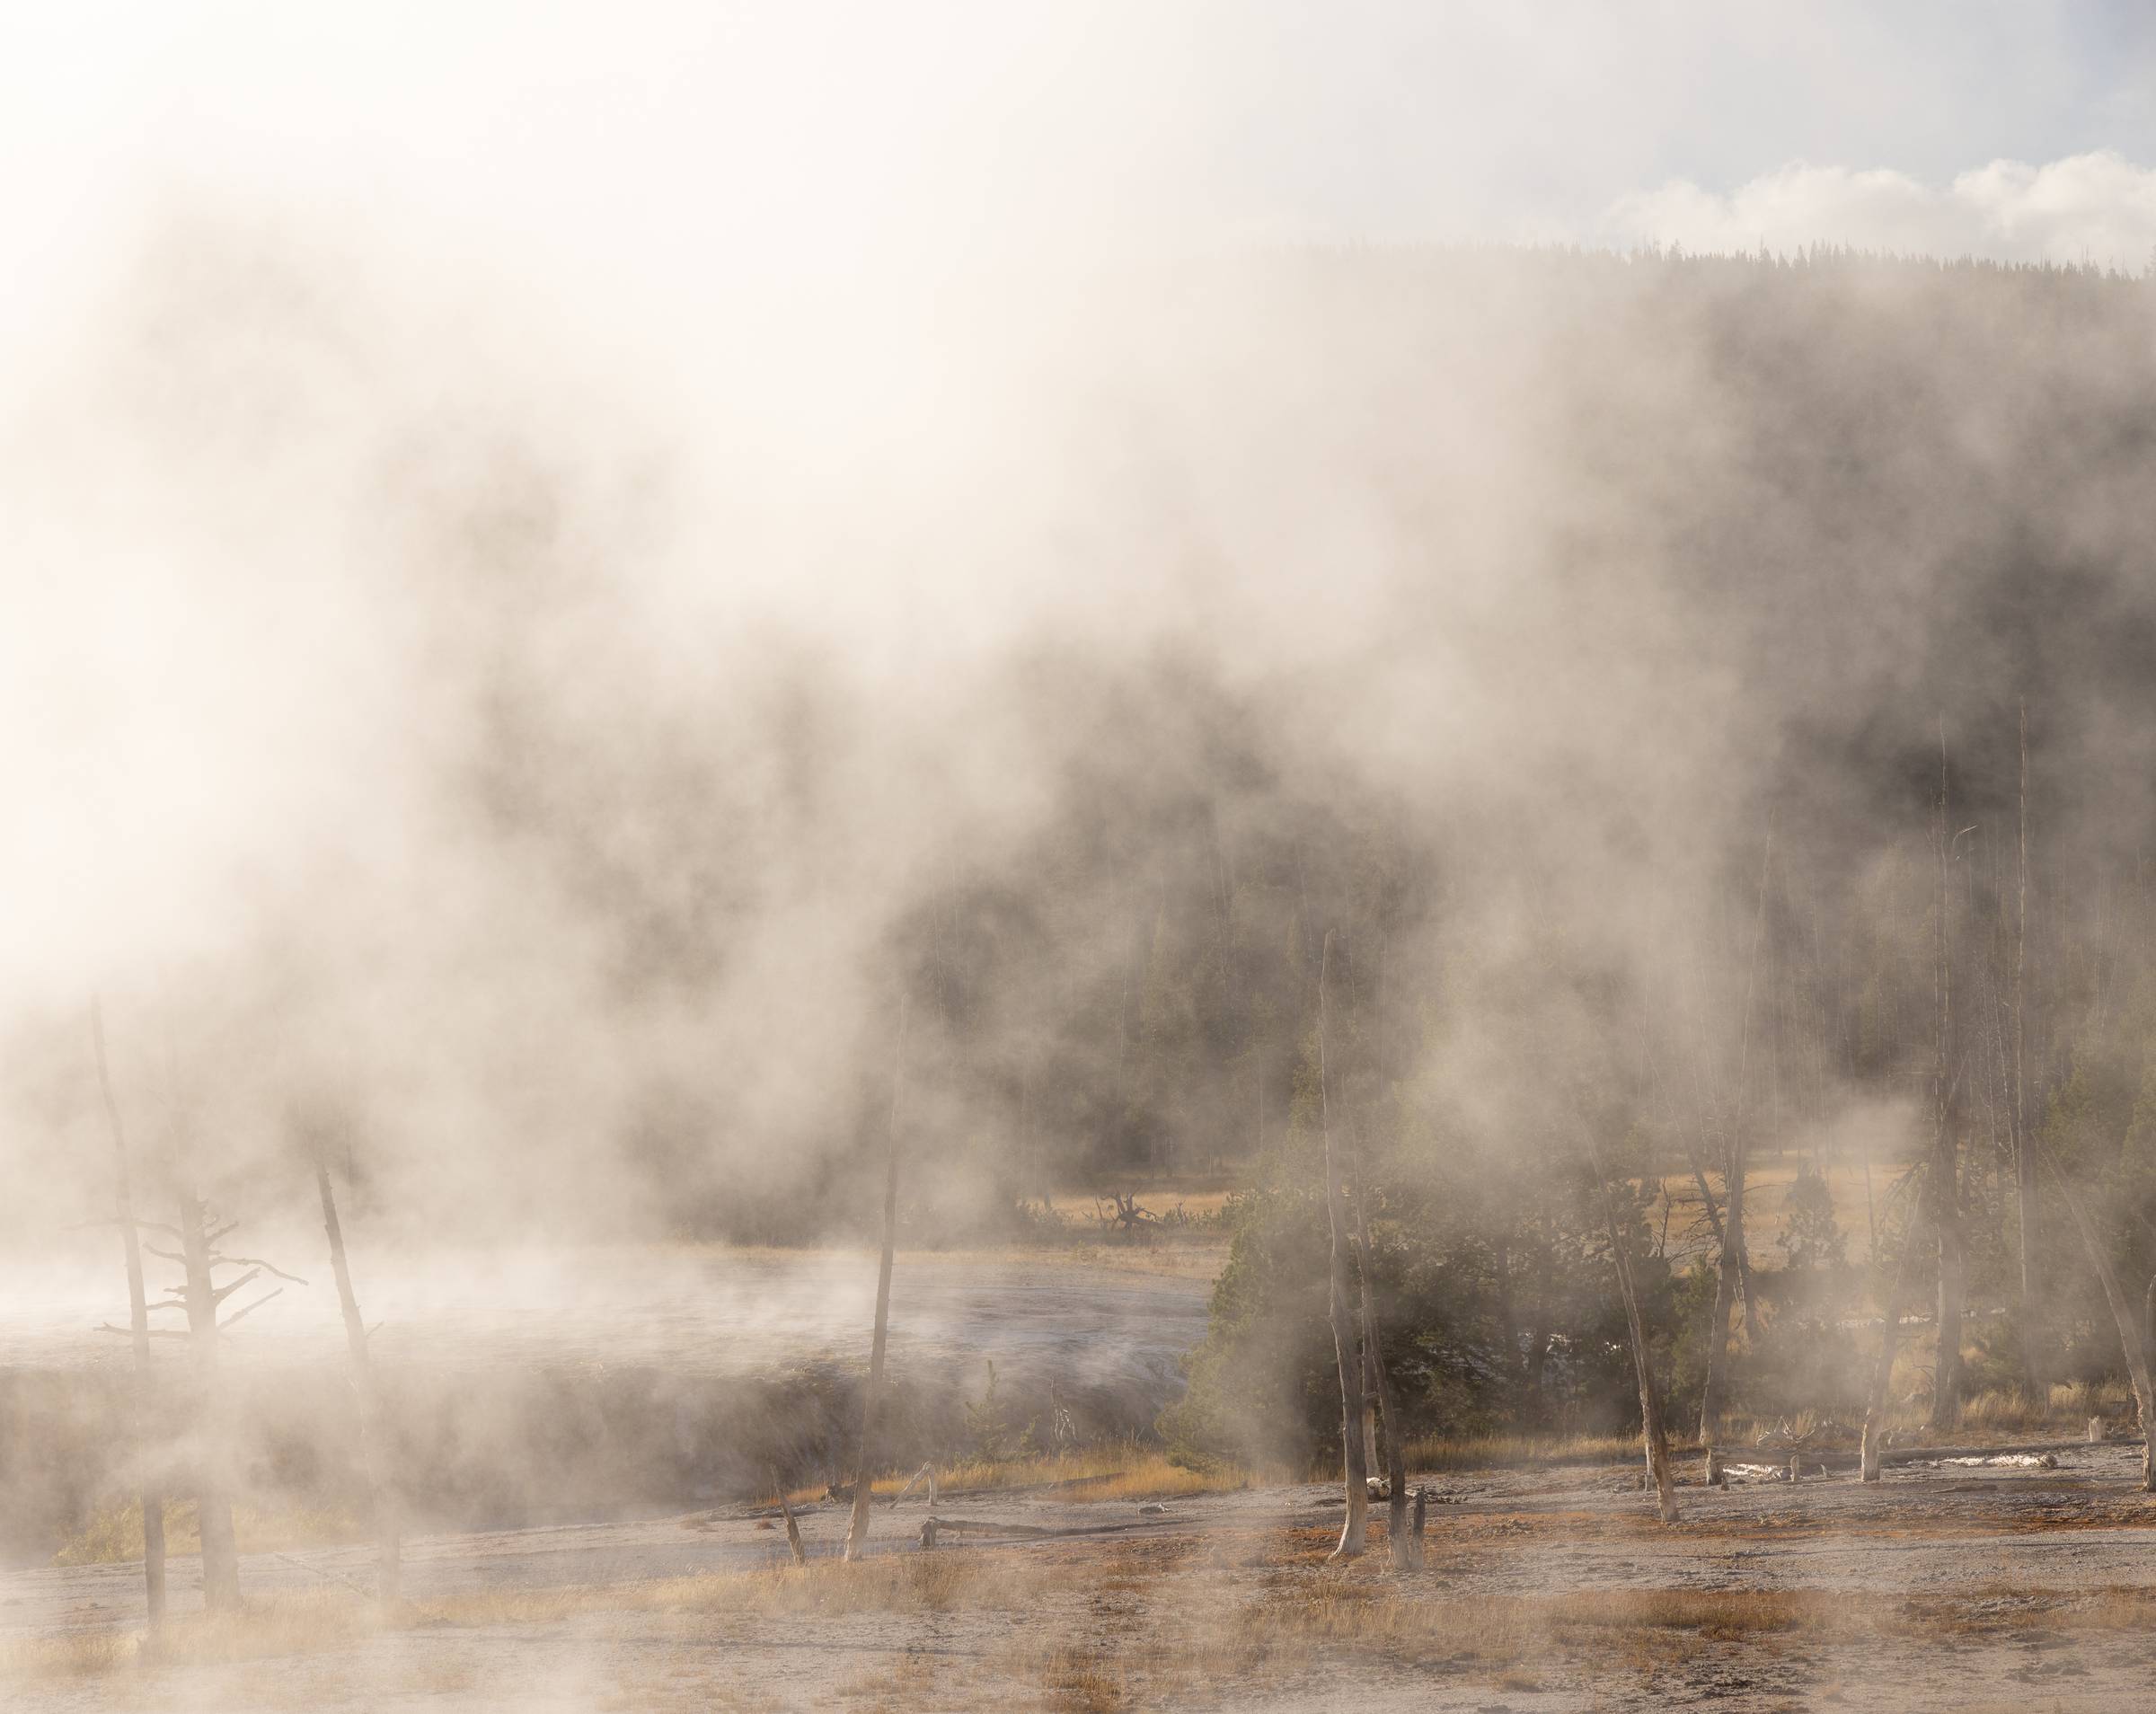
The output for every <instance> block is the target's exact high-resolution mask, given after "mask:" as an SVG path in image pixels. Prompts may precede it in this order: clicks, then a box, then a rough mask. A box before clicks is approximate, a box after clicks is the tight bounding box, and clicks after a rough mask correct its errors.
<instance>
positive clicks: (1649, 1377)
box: [1581, 1122, 1712, 1524]
mask: <svg viewBox="0 0 2156 1714" xmlns="http://www.w3.org/2000/svg"><path fill="white" fill-rule="evenodd" d="M1581 1129H1582V1133H1583V1135H1586V1136H1587V1164H1588V1167H1589V1170H1590V1171H1593V1173H1594V1174H1595V1190H1596V1192H1597V1193H1598V1194H1599V1195H1600V1196H1601V1197H1602V1217H1603V1222H1604V1225H1605V1227H1606V1228H1607V1229H1608V1232H1609V1234H1610V1257H1611V1259H1612V1260H1613V1262H1614V1264H1615V1265H1616V1268H1617V1290H1618V1292H1619V1294H1621V1296H1622V1297H1623V1299H1624V1321H1625V1327H1626V1329H1627V1330H1628V1331H1629V1332H1630V1335H1631V1341H1632V1366H1633V1368H1634V1370H1635V1371H1636V1372H1637V1374H1638V1375H1639V1438H1640V1440H1641V1442H1642V1443H1643V1445H1645V1448H1646V1451H1647V1479H1648V1481H1649V1482H1650V1483H1651V1484H1652V1485H1653V1487H1654V1490H1655V1506H1656V1509H1657V1510H1658V1511H1659V1512H1660V1513H1661V1515H1662V1521H1663V1522H1664V1523H1665V1524H1674V1523H1675V1522H1676V1521H1677V1518H1678V1515H1679V1514H1678V1511H1677V1488H1676V1475H1675V1472H1674V1471H1672V1470H1671V1469H1670V1467H1669V1430H1668V1428H1667V1427H1666V1425H1665V1424H1664V1422H1663V1420H1662V1392H1661V1389H1660V1388H1658V1387H1657V1386H1656V1385H1655V1365H1654V1354H1653V1352H1652V1351H1651V1350H1649V1348H1648V1343H1647V1322H1646V1320H1645V1318H1644V1317H1642V1316H1641V1314H1640V1312H1639V1281H1638V1280H1637V1279H1635V1278H1634V1277H1633V1275H1632V1249H1631V1246H1630V1244H1629V1243H1627V1242H1626V1241H1625V1236H1624V1232H1623V1231H1622V1230H1621V1228H1620V1226H1619V1224H1618V1221H1617V1201H1616V1198H1615V1197H1613V1196H1612V1195H1611V1194H1610V1181H1609V1179H1608V1178H1607V1177H1606V1176H1605V1175H1604V1172H1603V1170H1602V1156H1601V1153H1600V1152H1599V1151H1598V1150H1596V1148H1595V1144H1594V1138H1593V1135H1592V1134H1589V1133H1586V1126H1585V1124H1584V1122H1583V1123H1582V1126H1581ZM1709 1444H1710V1445H1711V1444H1712V1443H1711V1442H1710V1443H1709Z"/></svg>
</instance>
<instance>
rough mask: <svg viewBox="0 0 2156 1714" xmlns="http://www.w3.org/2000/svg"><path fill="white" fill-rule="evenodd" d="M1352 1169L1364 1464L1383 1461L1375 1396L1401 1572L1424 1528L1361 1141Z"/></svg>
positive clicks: (1390, 1533)
mask: <svg viewBox="0 0 2156 1714" xmlns="http://www.w3.org/2000/svg"><path fill="white" fill-rule="evenodd" d="M1348 1168H1349V1171H1351V1172H1353V1174H1354V1176H1355V1187H1354V1188H1355V1271H1356V1281H1357V1283H1358V1284H1359V1285H1360V1286H1361V1288H1362V1331H1363V1380H1364V1386H1365V1392H1364V1396H1363V1425H1364V1428H1365V1435H1364V1441H1363V1458H1364V1464H1365V1469H1367V1467H1368V1466H1370V1465H1373V1464H1374V1463H1375V1462H1377V1457H1376V1452H1375V1442H1374V1436H1373V1435H1372V1434H1371V1433H1370V1424H1371V1410H1370V1405H1371V1400H1372V1399H1373V1398H1374V1399H1375V1400H1376V1403H1377V1409H1378V1412H1379V1414H1380V1415H1381V1416H1382V1417H1383V1421H1384V1429H1385V1545H1386V1547H1387V1549H1388V1551H1390V1552H1391V1554H1392V1568H1393V1569H1394V1570H1395V1571H1412V1570H1413V1569H1414V1568H1416V1567H1417V1566H1418V1565H1420V1564H1421V1563H1422V1532H1421V1531H1420V1530H1419V1529H1418V1530H1417V1531H1416V1532H1415V1533H1413V1534H1412V1535H1410V1534H1409V1533H1408V1454H1407V1431H1406V1429H1405V1427H1403V1426H1402V1424H1401V1419H1400V1401H1399V1400H1398V1399H1397V1398H1395V1397H1394V1396H1393V1392H1392V1371H1391V1370H1390V1369H1389V1368H1388V1367H1387V1366H1386V1365H1385V1350H1384V1346H1383V1343H1382V1342H1381V1341H1380V1339H1379V1338H1378V1319H1377V1310H1376V1304H1375V1287H1374V1285H1373V1281H1374V1277H1375V1276H1374V1272H1373V1257H1372V1254H1371V1250H1370V1215H1369V1210H1368V1208H1367V1207H1365V1205H1364V1201H1363V1152H1362V1150H1361V1148H1360V1147H1359V1146H1358V1147H1356V1148H1354V1149H1352V1150H1351V1151H1350V1152H1349V1154H1348Z"/></svg>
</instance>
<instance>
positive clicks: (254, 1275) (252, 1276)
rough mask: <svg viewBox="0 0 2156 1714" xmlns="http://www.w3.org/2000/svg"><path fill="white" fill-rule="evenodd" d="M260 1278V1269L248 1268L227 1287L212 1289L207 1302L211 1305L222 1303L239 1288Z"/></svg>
mask: <svg viewBox="0 0 2156 1714" xmlns="http://www.w3.org/2000/svg"><path fill="white" fill-rule="evenodd" d="M261 1277H262V1270H261V1268H249V1269H248V1270H247V1271H246V1272H245V1273H243V1274H242V1275H241V1276H240V1277H239V1278H237V1279H235V1280H234V1281H233V1282H232V1283H231V1284H230V1285H229V1286H216V1287H214V1288H213V1289H212V1290H211V1292H210V1294H209V1301H210V1302H211V1303H223V1302H224V1301H225V1299H226V1298H228V1297H230V1296H231V1295H232V1294H233V1293H234V1292H236V1291H238V1290H239V1289H240V1287H241V1286H244V1285H247V1284H248V1283H249V1282H250V1281H252V1280H258V1279H260V1278H261Z"/></svg>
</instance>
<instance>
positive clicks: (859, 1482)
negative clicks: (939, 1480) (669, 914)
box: [846, 992, 906, 1560]
mask: <svg viewBox="0 0 2156 1714" xmlns="http://www.w3.org/2000/svg"><path fill="white" fill-rule="evenodd" d="M905 1089H906V995H905V994H904V993H903V992H901V993H900V994H899V995H898V1035H897V1043H896V1045H895V1046H894V1047H893V1048H892V1052H891V1124H890V1131H889V1135H888V1138H887V1139H886V1146H885V1150H884V1168H883V1256H882V1259H881V1260H880V1261H879V1263H878V1265H877V1269H876V1333H875V1337H874V1339H873V1340H872V1341H871V1342H870V1346H869V1384H868V1390H867V1391H866V1392H864V1393H863V1394H862V1403H861V1455H860V1456H859V1457H858V1458H856V1459H855V1460H854V1461H853V1518H852V1520H851V1521H850V1522H849V1523H848V1524H847V1525H846V1558H847V1559H848V1560H853V1559H858V1558H860V1557H861V1555H862V1552H863V1551H866V1549H867V1547H868V1542H869V1490H870V1487H871V1486H872V1484H873V1480H874V1476H875V1468H876V1467H875V1464H874V1462H873V1460H874V1457H875V1453H876V1431H877V1427H878V1418H879V1414H880V1412H881V1410H882V1409H883V1356H884V1347H885V1346H886V1344H887V1343H888V1339H889V1337H890V1326H891V1252H892V1250H894V1248H896V1246H897V1234H898V1114H899V1103H900V1100H901V1098H902V1097H903V1095H904V1092H905Z"/></svg>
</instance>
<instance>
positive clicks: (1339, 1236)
mask: <svg viewBox="0 0 2156 1714" xmlns="http://www.w3.org/2000/svg"><path fill="white" fill-rule="evenodd" d="M1331 964H1332V931H1331V930H1330V929H1327V930H1326V931H1325V943H1324V946H1323V948H1322V949H1321V951H1320V952H1319V955H1318V1126H1319V1129H1320V1130H1321V1132H1322V1133H1323V1135H1324V1139H1325V1214H1326V1220H1327V1223H1328V1226H1329V1228H1330V1234H1331V1241H1332V1250H1331V1265H1330V1280H1329V1284H1328V1288H1327V1289H1328V1294H1329V1301H1330V1307H1331V1317H1332V1349H1333V1356H1334V1357H1335V1358H1336V1360H1337V1361H1338V1363H1339V1371H1340V1449H1341V1456H1342V1462H1344V1464H1345V1465H1346V1476H1347V1517H1346V1519H1345V1520H1344V1521H1343V1522H1342V1523H1341V1524H1340V1544H1339V1546H1338V1547H1336V1548H1335V1549H1333V1551H1332V1557H1333V1558H1334V1559H1354V1558H1355V1557H1356V1555H1357V1554H1359V1553H1361V1552H1362V1551H1363V1543H1364V1538H1365V1535H1366V1534H1367V1533H1368V1531H1369V1518H1370V1471H1369V1467H1368V1466H1367V1465H1366V1464H1365V1463H1364V1462H1363V1436H1362V1415H1361V1412H1362V1400H1363V1369H1362V1354H1361V1352H1360V1350H1359V1349H1358V1348H1357V1347H1356V1337H1355V1321H1354V1312H1352V1311H1351V1310H1350V1309H1349V1308H1348V1306H1347V1262H1348V1240H1347V1215H1346V1212H1345V1211H1344V1210H1343V1209H1342V1208H1341V1206H1340V1166H1339V1159H1338V1158H1337V1157H1336V1156H1335V1154H1334V1153H1333V1147H1332V1119H1331V1116H1330V1112H1329V1111H1328V1109H1327V1105H1326V1091H1325V1024H1326V1018H1325V978H1326V976H1327V973H1328V972H1329V971H1330V967H1331Z"/></svg>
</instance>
